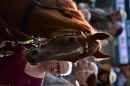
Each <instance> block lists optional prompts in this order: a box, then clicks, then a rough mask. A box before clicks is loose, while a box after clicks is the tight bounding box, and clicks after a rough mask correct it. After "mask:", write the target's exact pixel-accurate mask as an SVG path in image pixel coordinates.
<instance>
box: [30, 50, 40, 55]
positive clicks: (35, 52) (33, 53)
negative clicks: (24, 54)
mask: <svg viewBox="0 0 130 86" xmlns="http://www.w3.org/2000/svg"><path fill="white" fill-rule="evenodd" d="M30 54H31V55H32V56H35V55H38V51H37V50H32V51H31V52H30Z"/></svg>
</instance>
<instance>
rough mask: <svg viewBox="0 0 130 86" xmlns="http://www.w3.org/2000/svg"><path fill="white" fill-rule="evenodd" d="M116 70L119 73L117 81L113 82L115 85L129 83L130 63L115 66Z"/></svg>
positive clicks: (121, 85) (119, 85) (122, 85)
mask: <svg viewBox="0 0 130 86" xmlns="http://www.w3.org/2000/svg"><path fill="white" fill-rule="evenodd" d="M113 69H114V72H115V73H116V75H117V79H116V82H115V83H113V86H125V85H127V84H128V80H129V79H130V65H124V66H120V68H116V67H114V68H113Z"/></svg>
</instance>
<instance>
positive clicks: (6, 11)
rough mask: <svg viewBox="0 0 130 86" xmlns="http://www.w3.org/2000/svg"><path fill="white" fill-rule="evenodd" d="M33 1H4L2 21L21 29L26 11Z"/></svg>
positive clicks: (2, 4) (0, 13) (0, 8)
mask: <svg viewBox="0 0 130 86" xmlns="http://www.w3.org/2000/svg"><path fill="white" fill-rule="evenodd" d="M30 2H31V0H3V1H1V3H0V19H2V20H3V21H4V22H6V23H7V24H9V25H11V26H12V27H14V28H19V26H20V24H21V21H22V18H23V15H24V13H25V10H26V9H27V7H28V5H29V3H30Z"/></svg>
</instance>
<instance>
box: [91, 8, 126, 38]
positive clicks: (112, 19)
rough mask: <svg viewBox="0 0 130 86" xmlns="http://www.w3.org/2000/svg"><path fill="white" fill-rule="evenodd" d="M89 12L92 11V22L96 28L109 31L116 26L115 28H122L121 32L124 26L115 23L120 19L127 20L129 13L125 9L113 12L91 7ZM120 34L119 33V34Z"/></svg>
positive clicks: (120, 20)
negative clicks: (108, 12) (96, 9)
mask: <svg viewBox="0 0 130 86" xmlns="http://www.w3.org/2000/svg"><path fill="white" fill-rule="evenodd" d="M89 12H90V13H91V19H90V24H91V25H92V26H93V27H94V28H95V29H97V30H101V31H107V30H108V29H109V28H114V29H115V28H118V29H119V30H120V34H121V33H122V31H123V29H122V27H121V26H120V25H115V24H116V22H118V21H119V22H123V21H125V20H126V18H127V13H126V12H125V11H124V10H122V9H120V10H117V11H114V12H112V13H111V14H107V13H102V12H100V11H95V10H92V9H89ZM115 26H116V27H115ZM120 28H121V29H120ZM117 32H118V31H117ZM120 34H119V33H118V35H120ZM118 35H116V36H118Z"/></svg>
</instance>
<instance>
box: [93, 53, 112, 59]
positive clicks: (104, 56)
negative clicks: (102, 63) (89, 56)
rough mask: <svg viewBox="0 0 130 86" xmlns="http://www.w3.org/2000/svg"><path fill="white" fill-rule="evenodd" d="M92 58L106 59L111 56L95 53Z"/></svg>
mask: <svg viewBox="0 0 130 86" xmlns="http://www.w3.org/2000/svg"><path fill="white" fill-rule="evenodd" d="M93 56H94V57H95V58H96V59H108V58H110V57H111V56H109V55H106V54H104V53H103V52H101V51H96V52H95V53H94V54H93Z"/></svg>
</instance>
